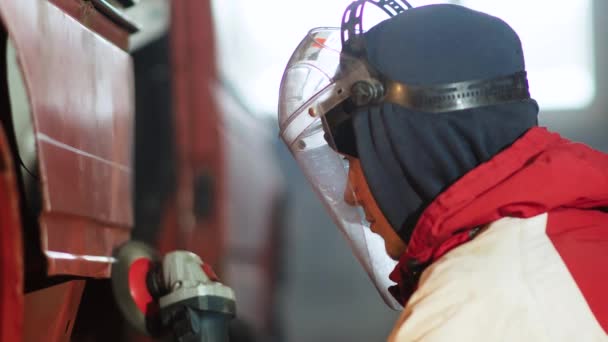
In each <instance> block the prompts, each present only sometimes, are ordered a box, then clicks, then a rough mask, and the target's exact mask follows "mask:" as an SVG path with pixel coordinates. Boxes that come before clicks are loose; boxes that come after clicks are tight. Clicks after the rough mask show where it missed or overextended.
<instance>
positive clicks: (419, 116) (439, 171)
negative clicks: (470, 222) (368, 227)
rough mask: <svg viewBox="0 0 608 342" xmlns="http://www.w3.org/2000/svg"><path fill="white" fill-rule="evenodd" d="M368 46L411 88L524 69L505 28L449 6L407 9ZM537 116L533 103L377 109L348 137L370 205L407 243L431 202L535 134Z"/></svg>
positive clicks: (373, 57) (371, 55)
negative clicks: (369, 193)
mask: <svg viewBox="0 0 608 342" xmlns="http://www.w3.org/2000/svg"><path fill="white" fill-rule="evenodd" d="M365 39H366V44H367V52H368V60H369V62H370V63H371V64H372V66H374V67H375V68H376V69H377V70H378V71H380V72H381V73H383V74H384V75H386V76H387V77H389V78H391V79H393V80H395V81H398V82H401V83H405V84H408V85H426V86H428V85H436V84H443V83H453V82H462V81H469V80H478V79H491V78H496V77H500V76H507V75H510V74H513V73H516V72H518V71H524V70H525V64H524V56H523V52H522V47H521V42H520V40H519V38H518V36H517V34H516V33H515V32H514V31H513V30H512V29H511V28H510V27H509V26H508V25H507V24H506V23H504V22H503V21H502V20H500V19H498V18H495V17H492V16H489V15H486V14H483V13H480V12H476V11H473V10H470V9H467V8H465V7H461V6H456V5H431V6H425V7H419V8H414V9H411V10H407V11H405V12H404V13H402V14H400V15H398V16H396V17H393V18H391V19H389V20H386V21H384V22H382V23H380V24H378V25H377V26H375V27H373V28H372V29H371V30H370V31H369V32H367V33H366V34H365ZM537 114H538V105H537V103H536V102H535V101H534V100H527V101H520V102H513V103H508V104H501V105H494V106H486V107H481V108H475V109H468V110H462V111H454V112H448V113H424V112H416V111H412V110H408V109H405V108H403V107H400V106H398V105H395V104H391V103H384V104H382V105H378V106H373V107H370V108H365V109H359V110H357V111H356V112H355V113H354V115H353V121H352V129H353V132H354V137H355V140H356V148H357V154H358V156H359V158H360V160H361V164H362V166H363V171H364V174H365V177H366V180H367V182H368V184H369V186H370V189H371V191H372V193H373V195H374V198H375V199H376V202H377V203H378V205H379V207H380V209H381V210H382V212H383V213H384V215H385V216H386V218H387V219H388V221H389V222H390V223H391V225H392V226H393V228H394V229H395V231H396V232H397V233H398V234H399V236H400V237H401V238H402V239H403V240H404V242H406V243H408V242H409V239H410V236H411V233H412V230H413V229H414V226H415V224H416V222H417V221H418V219H419V217H420V215H421V213H422V211H423V210H424V209H425V208H426V207H427V206H428V205H429V204H430V203H431V202H432V201H433V199H434V198H435V197H436V196H437V195H439V194H440V193H441V192H442V191H444V190H445V189H446V188H447V187H449V186H450V185H451V184H453V183H454V182H455V181H456V180H458V179H459V178H460V177H462V176H463V175H464V174H466V173H467V172H469V171H470V170H472V169H473V168H475V167H476V166H478V165H479V164H481V163H483V162H485V161H487V160H489V159H490V158H492V157H493V156H494V155H495V154H497V153H498V152H499V151H501V150H502V149H504V148H506V147H508V146H509V145H511V144H512V143H513V142H514V141H515V140H516V139H517V138H518V137H520V136H521V135H522V134H524V133H525V132H526V131H527V130H528V129H529V128H530V127H532V126H535V125H536V124H537Z"/></svg>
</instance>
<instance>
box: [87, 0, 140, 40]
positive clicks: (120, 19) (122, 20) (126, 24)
mask: <svg viewBox="0 0 608 342" xmlns="http://www.w3.org/2000/svg"><path fill="white" fill-rule="evenodd" d="M125 2H126V3H131V5H132V4H133V1H129V0H126V1H125ZM91 3H92V4H93V6H95V8H96V9H97V10H98V11H99V12H100V13H102V14H103V15H105V16H106V17H107V18H108V19H110V20H112V21H113V22H114V23H115V24H117V25H119V26H120V27H122V28H123V29H125V30H126V31H127V32H129V33H137V32H139V27H138V26H137V25H136V24H135V23H134V22H133V21H131V19H130V18H129V17H127V16H126V15H125V14H124V13H122V12H121V11H120V10H118V9H117V8H116V7H114V6H113V5H112V4H110V3H109V2H108V1H106V0H91Z"/></svg>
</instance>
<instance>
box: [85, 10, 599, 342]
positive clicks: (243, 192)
mask: <svg viewBox="0 0 608 342" xmlns="http://www.w3.org/2000/svg"><path fill="white" fill-rule="evenodd" d="M349 3H350V1H349V0H308V1H294V0H230V1H225V0H224V1H223V0H198V1H185V0H179V1H178V0H174V1H168V0H141V2H140V3H139V4H138V5H137V6H135V7H133V8H132V9H129V10H128V11H127V14H128V15H129V16H130V17H131V18H133V19H134V20H135V21H136V22H138V23H139V24H140V25H141V27H142V30H141V32H140V33H138V34H136V35H134V36H132V37H131V53H132V56H133V58H134V63H135V64H134V65H135V77H136V79H135V80H136V81H135V83H136V85H135V94H136V108H137V114H136V151H135V154H136V159H135V170H136V177H135V179H136V184H135V190H136V194H135V210H136V215H135V221H136V222H135V224H136V227H135V231H134V238H136V239H139V240H144V241H147V242H149V243H152V244H155V245H157V246H159V248H160V249H161V250H165V251H166V250H171V249H174V248H177V247H178V248H186V249H190V250H193V251H195V252H197V253H199V254H201V255H202V256H203V258H204V259H205V260H207V261H209V262H211V263H213V264H214V265H215V267H216V269H218V270H219V273H220V274H221V277H222V278H223V279H224V280H225V281H226V282H227V283H228V284H229V285H230V286H232V287H233V288H234V289H235V291H236V295H237V299H238V309H239V316H240V319H241V320H242V323H243V325H242V326H243V328H242V331H243V336H245V337H243V339H244V340H246V339H250V340H252V339H254V338H255V340H258V341H294V342H297V341H378V340H383V339H385V338H386V336H387V334H388V332H389V331H390V329H391V327H392V325H393V323H394V320H395V319H396V318H397V315H398V313H397V312H393V311H391V310H389V309H388V308H387V307H385V306H384V304H383V302H382V300H381V299H380V297H379V296H378V295H377V294H376V292H375V290H374V288H373V286H372V284H371V283H370V282H369V281H368V279H367V276H366V274H365V273H364V271H363V270H362V269H361V268H360V267H359V265H358V264H357V262H356V260H355V258H354V256H353V255H352V254H351V252H350V250H349V248H348V245H347V243H346V242H345V241H344V240H343V239H342V237H341V235H340V233H339V232H338V230H337V229H336V228H335V227H334V225H333V224H332V222H331V220H330V218H329V217H328V215H327V214H326V213H325V211H324V210H323V208H322V206H321V203H320V202H319V201H317V200H316V198H315V196H314V194H313V193H312V192H311V190H310V188H309V186H308V185H307V184H306V182H305V180H304V178H303V175H302V174H301V173H300V171H299V170H298V168H297V166H296V165H295V163H294V161H293V160H292V158H291V156H290V155H289V152H288V151H287V149H286V148H285V146H283V144H282V143H281V142H280V141H279V139H278V127H277V123H276V107H277V100H278V89H279V84H280V79H281V75H282V72H283V69H284V67H285V65H286V63H287V60H288V59H289V57H290V54H291V52H292V51H293V50H294V49H295V47H296V46H297V44H298V43H299V41H300V40H301V39H302V38H303V37H304V35H305V34H306V32H307V31H308V30H309V29H311V28H313V27H317V26H339V24H340V20H341V17H342V14H343V10H344V9H345V7H346V6H347V5H348V4H349ZM411 3H412V5H414V6H422V5H428V4H432V3H453V4H460V5H464V6H468V7H471V8H473V9H477V10H480V11H484V12H487V13H490V14H493V15H496V16H498V17H500V18H503V19H504V20H505V21H507V22H508V23H509V24H510V25H511V26H513V28H514V29H515V30H516V31H517V32H518V33H519V34H520V37H521V39H522V42H523V46H524V51H525V53H526V60H527V69H528V72H529V78H530V86H531V92H532V95H533V97H534V98H535V99H537V100H538V102H539V104H540V106H541V110H542V112H541V115H540V121H541V125H544V126H548V127H550V128H551V129H553V130H555V131H558V132H560V133H561V134H562V135H564V136H566V137H568V138H571V139H574V140H578V141H582V142H585V143H588V144H590V145H592V146H593V147H595V148H597V149H601V150H604V151H608V134H606V132H607V129H608V100H606V97H605V96H603V95H602V94H605V93H606V92H607V91H608V39H607V38H606V37H608V23H606V21H605V20H603V19H604V17H605V16H606V15H607V14H608V2H606V1H604V0H577V1H566V0H536V1H526V0H510V1H504V0H483V1H482V0H460V1H458V0H453V1H426V0H411ZM368 7H370V6H368ZM382 19H383V18H382V17H381V16H379V15H378V13H374V11H370V13H369V15H366V16H365V19H364V27H367V28H369V27H371V26H373V24H375V23H377V22H378V21H379V20H382ZM184 191H186V192H188V191H191V192H192V196H191V197H187V196H186V197H184V196H183V193H184ZM180 194H181V195H180ZM188 198H191V199H190V201H192V203H190V204H189V205H190V206H193V207H194V209H195V210H194V213H193V214H192V213H185V212H184V211H182V210H181V209H180V208H182V207H184V206H188V203H185V204H184V201H185V202H188ZM176 227H177V228H176ZM85 295H86V292H85ZM246 336H249V337H246Z"/></svg>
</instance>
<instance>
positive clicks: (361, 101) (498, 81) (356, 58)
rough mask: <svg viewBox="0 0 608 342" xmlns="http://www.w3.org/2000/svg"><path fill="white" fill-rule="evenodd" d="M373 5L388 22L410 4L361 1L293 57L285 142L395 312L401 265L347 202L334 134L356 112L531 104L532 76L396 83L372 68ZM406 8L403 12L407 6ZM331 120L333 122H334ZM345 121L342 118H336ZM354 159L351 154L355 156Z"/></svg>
mask: <svg viewBox="0 0 608 342" xmlns="http://www.w3.org/2000/svg"><path fill="white" fill-rule="evenodd" d="M367 2H369V3H372V4H374V5H376V6H378V7H380V8H381V9H382V10H383V11H384V12H385V13H387V14H388V15H389V16H391V17H392V16H395V15H398V14H399V13H403V12H404V11H405V10H406V8H411V5H409V3H407V2H406V1H396V0H358V1H354V2H353V3H352V4H351V5H350V6H349V7H348V8H347V9H346V11H345V13H344V17H343V20H342V27H341V28H340V29H338V28H317V29H313V30H311V31H309V32H308V34H307V35H306V37H305V38H304V39H303V40H302V41H301V43H300V44H299V45H298V47H297V48H296V50H295V51H294V53H293V55H292V57H291V58H290V60H289V62H288V64H287V67H286V69H285V72H284V74H283V78H282V81H281V88H280V92H279V93H280V94H279V108H278V112H279V115H278V116H279V127H280V135H281V138H282V139H283V141H284V142H285V144H286V145H287V146H288V148H289V150H290V151H291V153H292V155H293V156H294V158H295V159H296V161H297V162H298V164H299V166H300V168H301V169H302V171H303V172H304V174H305V176H306V178H307V179H308V181H309V182H310V183H311V185H312V186H313V189H314V190H315V192H316V194H317V195H318V196H319V197H320V199H321V200H322V202H323V204H324V205H325V207H326V209H327V210H328V211H329V213H330V214H331V216H332V218H333V220H334V222H335V223H336V225H337V226H338V228H339V229H340V230H341V231H342V233H343V234H344V235H345V237H346V238H347V240H348V241H349V243H350V245H351V248H352V249H353V251H354V254H355V255H356V257H357V258H358V260H359V262H360V263H361V265H362V266H363V267H364V269H365V270H366V271H367V273H368V275H369V277H370V279H371V280H372V282H373V283H374V285H375V286H376V288H377V289H378V291H379V293H380V294H381V295H382V298H383V299H384V301H385V302H386V303H387V305H389V306H390V307H392V308H394V309H399V308H400V307H401V305H400V304H399V303H397V301H396V300H395V299H394V298H393V297H392V296H391V295H390V293H389V291H388V287H389V286H391V285H393V284H392V282H391V281H390V280H389V278H388V276H389V274H390V272H391V271H392V270H393V268H394V266H395V264H396V262H395V261H393V260H392V259H391V258H389V256H388V255H387V253H386V251H385V248H384V246H383V243H382V238H381V237H380V236H378V235H376V234H374V233H373V232H372V231H371V229H370V224H369V222H367V221H366V219H365V214H364V213H363V211H362V209H361V208H360V207H357V206H352V205H349V204H348V203H346V201H345V198H344V197H345V196H344V194H345V193H351V194H352V195H353V196H352V197H354V198H356V195H355V191H354V189H353V188H352V185H351V184H350V183H349V181H348V169H349V166H348V164H347V163H345V162H344V157H343V155H344V154H350V153H348V152H347V151H344V150H341V149H340V148H339V145H336V141H335V140H336V139H334V138H335V137H334V128H335V126H337V125H341V124H342V123H344V122H347V121H350V115H351V113H353V112H354V109H356V108H361V107H368V106H373V105H378V104H381V103H385V102H390V103H394V104H397V105H399V106H403V107H405V108H410V109H412V110H416V111H421V112H429V113H442V112H451V111H457V110H464V109H469V108H476V107H482V106H488V105H495V104H499V103H506V102H512V101H521V100H526V99H529V98H530V95H529V91H528V82H527V79H526V72H525V71H521V72H518V73H515V74H512V75H506V76H503V77H498V78H494V79H486V80H470V81H465V82H457V83H451V84H440V85H431V86H419V85H416V86H413V85H408V84H404V83H400V82H397V81H395V80H391V79H390V78H389V77H387V76H386V75H383V74H382V73H380V72H379V71H377V70H375V68H373V67H372V66H371V64H370V63H369V62H368V59H367V53H366V48H365V40H364V36H363V34H362V32H363V29H362V16H363V7H364V5H365V4H366V3H367ZM400 3H402V4H403V5H401V4H400ZM330 113H331V115H330ZM336 117H339V119H336ZM350 155H352V154H350Z"/></svg>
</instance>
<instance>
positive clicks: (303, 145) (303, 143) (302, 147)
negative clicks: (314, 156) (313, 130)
mask: <svg viewBox="0 0 608 342" xmlns="http://www.w3.org/2000/svg"><path fill="white" fill-rule="evenodd" d="M298 147H299V148H300V150H304V149H306V142H304V140H299V141H298Z"/></svg>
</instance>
